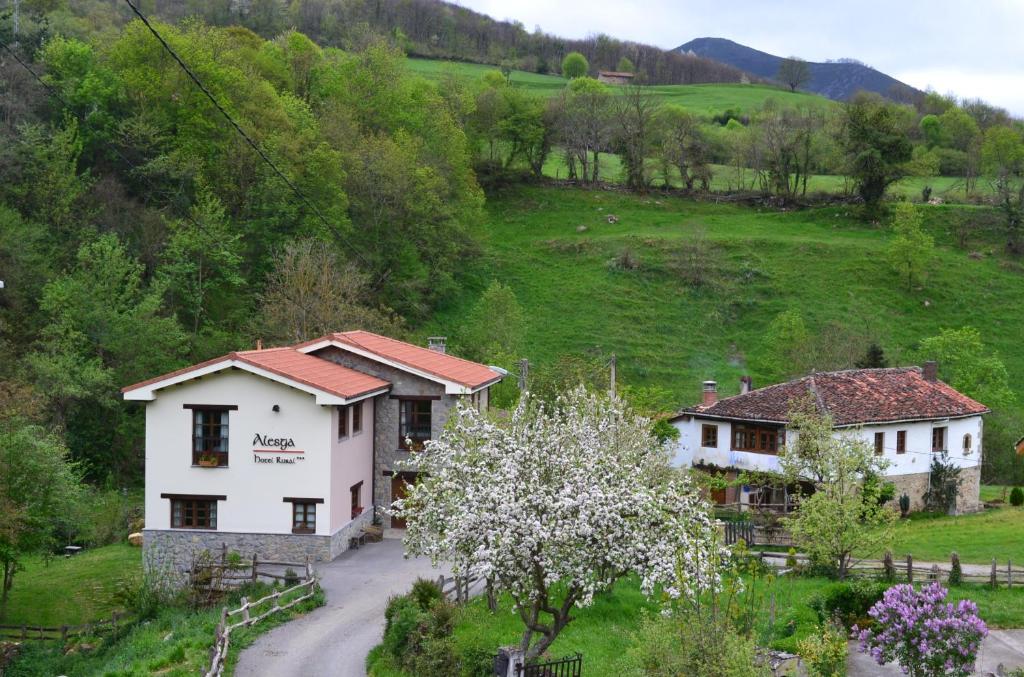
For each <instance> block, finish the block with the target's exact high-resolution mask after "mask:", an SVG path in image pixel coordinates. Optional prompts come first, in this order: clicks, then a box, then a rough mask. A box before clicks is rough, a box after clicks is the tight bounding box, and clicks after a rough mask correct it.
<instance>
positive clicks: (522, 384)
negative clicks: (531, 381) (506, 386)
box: [519, 358, 530, 392]
mask: <svg viewBox="0 0 1024 677" xmlns="http://www.w3.org/2000/svg"><path fill="white" fill-rule="evenodd" d="M529 371H530V361H529V360H527V359H525V358H524V359H522V360H519V392H526V375H527V374H528V373H529Z"/></svg>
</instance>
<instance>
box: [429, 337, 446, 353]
mask: <svg viewBox="0 0 1024 677" xmlns="http://www.w3.org/2000/svg"><path fill="white" fill-rule="evenodd" d="M446 341H447V337H446V336H430V337H428V338H427V347H428V348H430V349H431V350H433V351H434V352H437V353H445V352H447V346H446Z"/></svg>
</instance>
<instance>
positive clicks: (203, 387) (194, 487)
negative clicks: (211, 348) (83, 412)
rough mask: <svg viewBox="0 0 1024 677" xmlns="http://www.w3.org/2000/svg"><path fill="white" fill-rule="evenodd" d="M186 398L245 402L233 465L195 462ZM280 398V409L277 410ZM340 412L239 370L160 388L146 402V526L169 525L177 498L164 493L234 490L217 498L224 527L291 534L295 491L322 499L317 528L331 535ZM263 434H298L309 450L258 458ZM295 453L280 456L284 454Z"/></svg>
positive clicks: (232, 444)
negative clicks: (209, 465) (336, 428)
mask: <svg viewBox="0 0 1024 677" xmlns="http://www.w3.org/2000/svg"><path fill="white" fill-rule="evenodd" d="M183 404H210V405H236V406H237V407H238V409H237V410H236V411H231V412H229V414H228V420H229V426H230V428H229V434H228V451H229V460H228V467H219V468H200V467H193V466H192V411H191V410H190V409H183V408H182V405H183ZM275 404H276V405H278V406H279V407H280V411H279V412H274V411H272V407H273V405H275ZM333 410H334V407H323V406H320V405H317V404H316V403H315V402H314V397H313V395H309V394H306V393H303V392H300V391H298V390H295V389H293V388H289V387H288V386H285V385H282V384H279V383H275V382H273V381H269V380H267V379H264V378H261V377H259V376H255V375H253V374H249V373H247V372H244V371H237V370H227V371H223V372H218V373H217V374H213V375H210V376H206V377H203V378H202V379H199V380H195V381H189V382H186V383H183V384H181V385H177V386H172V387H170V388H166V389H163V390H160V391H157V396H156V399H155V400H153V401H151V402H148V403H146V528H147V529H169V528H170V513H171V508H170V500H169V499H165V498H160V494H161V493H170V494H201V495H225V496H227V500H224V501H218V504H217V531H225V532H243V533H282V534H283V533H287V534H290V533H291V527H292V506H291V504H290V503H285V502H283V501H282V499H283V498H284V497H286V496H290V497H302V498H323V499H324V503H323V504H322V505H318V506H317V523H316V533H317V534H318V535H325V536H326V535H329V534H330V533H331V520H330V515H331V509H332V496H331V495H330V482H331V477H332V473H331V453H332V452H331V442H332V438H333V436H334V428H333V427H332V423H333V421H332V412H333ZM370 420H372V419H370ZM257 433H259V434H261V435H266V436H269V437H285V438H292V439H293V440H294V442H295V449H299V450H302V451H304V452H305V454H303V459H302V460H298V459H297V458H296V459H295V462H294V463H289V464H286V463H277V462H273V463H256V462H254V460H253V457H254V454H253V448H254V447H253V437H254V436H255V435H256V434H257ZM257 447H259V445H257ZM257 456H260V457H270V458H274V457H275V455H274V454H257ZM296 456H297V455H295V454H280V457H281V458H282V459H284V458H295V457H296ZM368 462H369V461H367V463H368ZM348 486H349V485H346V486H345V490H346V494H345V502H346V503H345V507H346V509H347V507H348V495H347V490H348ZM182 531H184V532H187V531H191V530H188V529H183V530H182Z"/></svg>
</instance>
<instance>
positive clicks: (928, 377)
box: [921, 360, 939, 381]
mask: <svg viewBox="0 0 1024 677" xmlns="http://www.w3.org/2000/svg"><path fill="white" fill-rule="evenodd" d="M921 375H922V376H924V380H925V381H938V380H939V363H938V362H936V361H935V360H928V361H927V362H925V363H924V366H923V367H922V368H921Z"/></svg>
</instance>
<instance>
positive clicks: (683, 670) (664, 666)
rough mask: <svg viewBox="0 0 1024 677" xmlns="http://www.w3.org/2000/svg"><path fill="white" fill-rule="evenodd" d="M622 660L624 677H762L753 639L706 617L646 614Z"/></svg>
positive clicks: (705, 615)
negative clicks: (684, 676) (627, 676)
mask: <svg viewBox="0 0 1024 677" xmlns="http://www.w3.org/2000/svg"><path fill="white" fill-rule="evenodd" d="M635 639H636V644H635V645H634V646H633V647H632V648H631V649H630V650H629V653H628V654H627V656H626V657H625V659H624V664H625V665H624V670H623V671H624V672H625V673H626V675H629V677H634V676H636V677H639V676H640V675H643V676H644V677H677V676H678V675H687V676H692V677H762V676H764V675H768V674H769V672H768V670H767V668H765V667H763V666H758V665H756V664H755V660H756V655H755V646H754V640H753V638H749V637H744V636H742V635H740V634H738V633H736V632H735V631H734V630H733V629H732V627H731V626H730V625H729V624H728V623H726V622H725V621H724V620H723V619H721V617H719V618H717V619H716V618H714V617H713V616H711V615H708V614H704V615H701V614H683V615H681V616H679V617H675V616H669V617H665V616H658V615H653V614H650V615H647V616H645V617H644V618H643V619H642V620H641V621H640V627H639V629H638V631H637V632H636V634H635Z"/></svg>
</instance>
